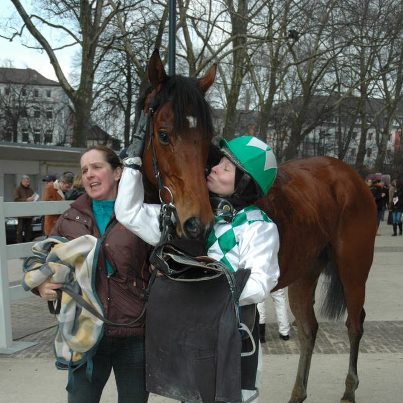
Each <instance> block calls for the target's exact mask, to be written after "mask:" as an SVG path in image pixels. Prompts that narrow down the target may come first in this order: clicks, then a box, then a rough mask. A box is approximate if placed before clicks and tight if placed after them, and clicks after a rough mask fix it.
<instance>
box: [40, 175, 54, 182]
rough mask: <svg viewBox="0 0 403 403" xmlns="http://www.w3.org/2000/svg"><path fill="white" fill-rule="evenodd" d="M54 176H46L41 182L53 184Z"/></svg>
mask: <svg viewBox="0 0 403 403" xmlns="http://www.w3.org/2000/svg"><path fill="white" fill-rule="evenodd" d="M56 179H57V178H56V176H55V175H46V176H45V177H44V178H43V179H42V182H47V183H49V182H54V181H55V180H56Z"/></svg>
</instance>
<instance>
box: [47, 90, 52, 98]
mask: <svg viewBox="0 0 403 403" xmlns="http://www.w3.org/2000/svg"><path fill="white" fill-rule="evenodd" d="M51 95H52V91H51V90H46V96H47V97H48V98H50V97H51Z"/></svg>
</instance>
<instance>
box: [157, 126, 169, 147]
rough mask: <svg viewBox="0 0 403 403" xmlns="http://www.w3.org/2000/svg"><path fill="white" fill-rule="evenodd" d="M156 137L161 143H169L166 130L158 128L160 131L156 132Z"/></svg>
mask: <svg viewBox="0 0 403 403" xmlns="http://www.w3.org/2000/svg"><path fill="white" fill-rule="evenodd" d="M158 138H159V141H160V142H161V143H162V144H165V145H168V144H169V135H168V133H167V132H165V131H163V130H160V131H159V132H158Z"/></svg>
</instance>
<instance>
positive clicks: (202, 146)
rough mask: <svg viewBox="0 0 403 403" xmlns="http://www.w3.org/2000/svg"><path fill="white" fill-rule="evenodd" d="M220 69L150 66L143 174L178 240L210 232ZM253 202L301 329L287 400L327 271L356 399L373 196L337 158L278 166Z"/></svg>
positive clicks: (305, 354) (303, 379) (154, 62)
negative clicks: (211, 94)
mask: <svg viewBox="0 0 403 403" xmlns="http://www.w3.org/2000/svg"><path fill="white" fill-rule="evenodd" d="M216 68H217V67H216V66H215V65H213V66H212V67H211V68H210V69H209V70H208V72H207V74H206V75H205V76H204V77H203V78H200V79H198V80H197V79H190V78H184V77H181V76H173V77H169V76H167V74H166V73H165V70H164V67H163V64H162V62H161V59H160V56H159V53H158V51H155V52H154V53H153V55H152V57H151V58H150V61H149V65H148V75H149V80H150V83H151V91H150V93H149V94H148V95H147V97H146V99H145V103H144V111H145V112H148V113H149V115H150V116H151V117H150V122H149V133H148V140H147V145H146V147H145V151H144V155H143V166H144V173H145V176H146V177H147V178H148V180H149V181H150V182H152V183H153V184H154V185H158V186H159V191H160V200H161V201H163V202H164V203H166V204H167V205H171V204H172V205H174V206H175V213H176V218H177V220H176V232H177V235H178V237H182V238H188V239H194V240H195V239H202V238H203V237H204V236H205V234H206V233H207V232H208V231H209V229H210V227H211V225H212V220H213V213H212V210H211V207H210V202H209V194H208V190H207V186H206V181H205V175H206V172H205V167H206V163H207V160H208V154H209V147H210V146H211V139H212V134H213V128H212V123H211V115H210V109H209V107H208V104H207V102H206V100H205V99H204V96H205V93H206V91H207V90H208V89H209V88H210V86H211V85H212V84H213V82H214V79H215V75H216ZM256 204H257V206H258V207H260V208H261V209H262V210H264V211H265V212H266V213H267V214H268V216H269V217H270V218H271V219H272V220H273V222H275V223H276V224H277V227H278V230H279V235H280V250H279V265H280V278H279V281H278V285H277V286H276V288H275V289H274V290H276V289H278V288H284V287H287V286H288V295H289V303H290V308H291V311H292V313H293V315H294V316H295V320H296V324H297V329H298V338H299V344H300V358H299V364H298V370H297V375H296V380H295V384H294V387H293V390H292V392H291V397H290V400H289V403H300V402H303V401H304V400H305V399H306V397H307V385H308V375H309V369H310V364H311V358H312V353H313V348H314V345H315V338H316V334H317V331H318V322H317V320H316V317H315V312H314V308H313V306H314V294H315V289H316V286H317V283H318V278H319V275H320V274H321V273H324V274H325V275H327V276H328V277H329V281H328V282H327V283H326V284H327V285H328V287H327V291H326V299H325V304H324V313H325V314H326V315H327V317H329V318H331V319H336V318H339V317H341V316H342V315H343V314H344V313H345V311H346V310H347V320H346V322H345V324H346V326H347V329H348V335H349V341H350V357H349V367H348V373H347V377H346V382H345V384H346V386H345V391H344V394H343V396H342V399H341V402H346V403H347V402H349V403H353V402H355V391H356V389H357V387H358V383H359V379H358V374H357V361H358V353H359V345H360V340H361V338H362V335H363V323H364V319H365V310H364V307H363V306H364V300H365V284H366V280H367V278H368V274H369V271H370V268H371V264H372V259H373V252H374V243H375V236H376V231H377V228H376V207H375V203H374V200H373V197H372V195H371V193H370V191H369V189H368V187H367V186H366V184H365V183H364V181H363V180H362V179H361V178H360V177H359V175H358V174H357V173H356V172H355V171H354V169H353V168H351V167H350V166H348V165H347V164H345V163H344V162H342V161H339V160H337V159H335V158H330V157H313V158H307V159H301V160H293V161H289V162H286V163H283V164H280V166H279V169H278V175H277V178H276V181H275V183H274V185H273V187H272V189H271V190H270V192H269V194H268V196H266V197H264V198H262V199H260V200H259V201H258V202H257V203H256ZM274 290H273V291H274Z"/></svg>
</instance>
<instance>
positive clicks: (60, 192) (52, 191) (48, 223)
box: [43, 172, 74, 236]
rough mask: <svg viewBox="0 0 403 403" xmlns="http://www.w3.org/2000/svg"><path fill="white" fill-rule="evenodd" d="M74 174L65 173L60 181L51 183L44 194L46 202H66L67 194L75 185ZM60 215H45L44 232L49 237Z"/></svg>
mask: <svg viewBox="0 0 403 403" xmlns="http://www.w3.org/2000/svg"><path fill="white" fill-rule="evenodd" d="M73 180H74V174H73V173H72V172H64V173H63V174H61V175H60V177H59V179H57V180H55V181H54V182H49V183H48V184H47V185H46V187H45V190H44V192H43V200H44V201H60V200H65V193H66V192H67V191H68V190H70V188H71V186H72V185H73ZM59 217H60V214H52V215H45V221H44V226H43V232H44V233H45V235H46V236H49V235H50V233H51V232H52V228H53V226H54V225H55V224H56V221H57V219H58V218H59Z"/></svg>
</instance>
